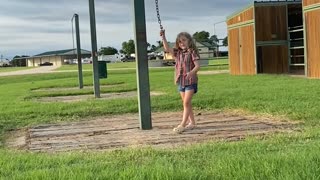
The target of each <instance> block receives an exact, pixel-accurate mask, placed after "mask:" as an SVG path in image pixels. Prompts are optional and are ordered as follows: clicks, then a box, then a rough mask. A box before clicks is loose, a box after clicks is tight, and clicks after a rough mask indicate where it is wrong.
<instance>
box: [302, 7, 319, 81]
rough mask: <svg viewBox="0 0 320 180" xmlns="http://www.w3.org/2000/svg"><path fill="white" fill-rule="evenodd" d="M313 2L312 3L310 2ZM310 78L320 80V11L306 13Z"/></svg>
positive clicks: (308, 72) (308, 71)
mask: <svg viewBox="0 0 320 180" xmlns="http://www.w3.org/2000/svg"><path fill="white" fill-rule="evenodd" d="M310 2H311V1H310ZM304 16H305V26H306V27H305V29H306V33H305V34H306V45H307V46H306V47H307V50H306V53H307V67H308V68H307V74H308V77H312V78H320V51H319V50H320V42H319V40H320V24H319V19H320V9H316V10H313V11H308V12H305V13H304Z"/></svg>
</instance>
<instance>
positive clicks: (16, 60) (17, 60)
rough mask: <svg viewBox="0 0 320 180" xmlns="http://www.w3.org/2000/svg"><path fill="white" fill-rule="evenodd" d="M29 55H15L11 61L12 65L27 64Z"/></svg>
mask: <svg viewBox="0 0 320 180" xmlns="http://www.w3.org/2000/svg"><path fill="white" fill-rule="evenodd" d="M27 57H29V56H18V55H16V56H14V57H13V59H12V60H11V61H10V64H11V65H12V66H27Z"/></svg>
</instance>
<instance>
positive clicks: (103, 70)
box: [98, 61, 107, 79]
mask: <svg viewBox="0 0 320 180" xmlns="http://www.w3.org/2000/svg"><path fill="white" fill-rule="evenodd" d="M98 66H99V68H98V72H99V78H100V79H102V78H107V62H106V61H98Z"/></svg>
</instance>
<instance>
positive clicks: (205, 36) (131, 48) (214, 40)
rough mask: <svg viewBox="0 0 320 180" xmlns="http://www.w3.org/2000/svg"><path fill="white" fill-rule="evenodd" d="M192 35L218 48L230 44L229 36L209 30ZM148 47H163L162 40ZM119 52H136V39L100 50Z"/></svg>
mask: <svg viewBox="0 0 320 180" xmlns="http://www.w3.org/2000/svg"><path fill="white" fill-rule="evenodd" d="M192 37H193V38H194V39H195V40H196V41H198V42H206V43H209V44H210V45H211V46H212V48H213V49H216V48H218V47H219V46H228V36H227V37H225V38H223V39H219V38H218V37H217V35H212V36H210V33H209V32H207V31H200V32H195V33H194V34H193V35H192ZM147 47H148V52H154V51H155V50H157V49H158V48H160V47H162V42H161V41H157V45H151V44H150V43H147ZM118 52H120V53H122V54H125V55H127V56H129V55H130V54H133V53H135V43H134V40H132V39H130V40H128V41H125V42H123V43H122V49H121V50H119V51H118V50H117V49H116V48H114V47H111V46H107V47H101V48H100V50H99V54H100V55H114V54H117V53H118Z"/></svg>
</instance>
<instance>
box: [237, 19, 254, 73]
mask: <svg viewBox="0 0 320 180" xmlns="http://www.w3.org/2000/svg"><path fill="white" fill-rule="evenodd" d="M254 50H255V41H254V25H249V26H244V27H241V28H240V68H241V69H240V72H241V74H256V65H255V52H254Z"/></svg>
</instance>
